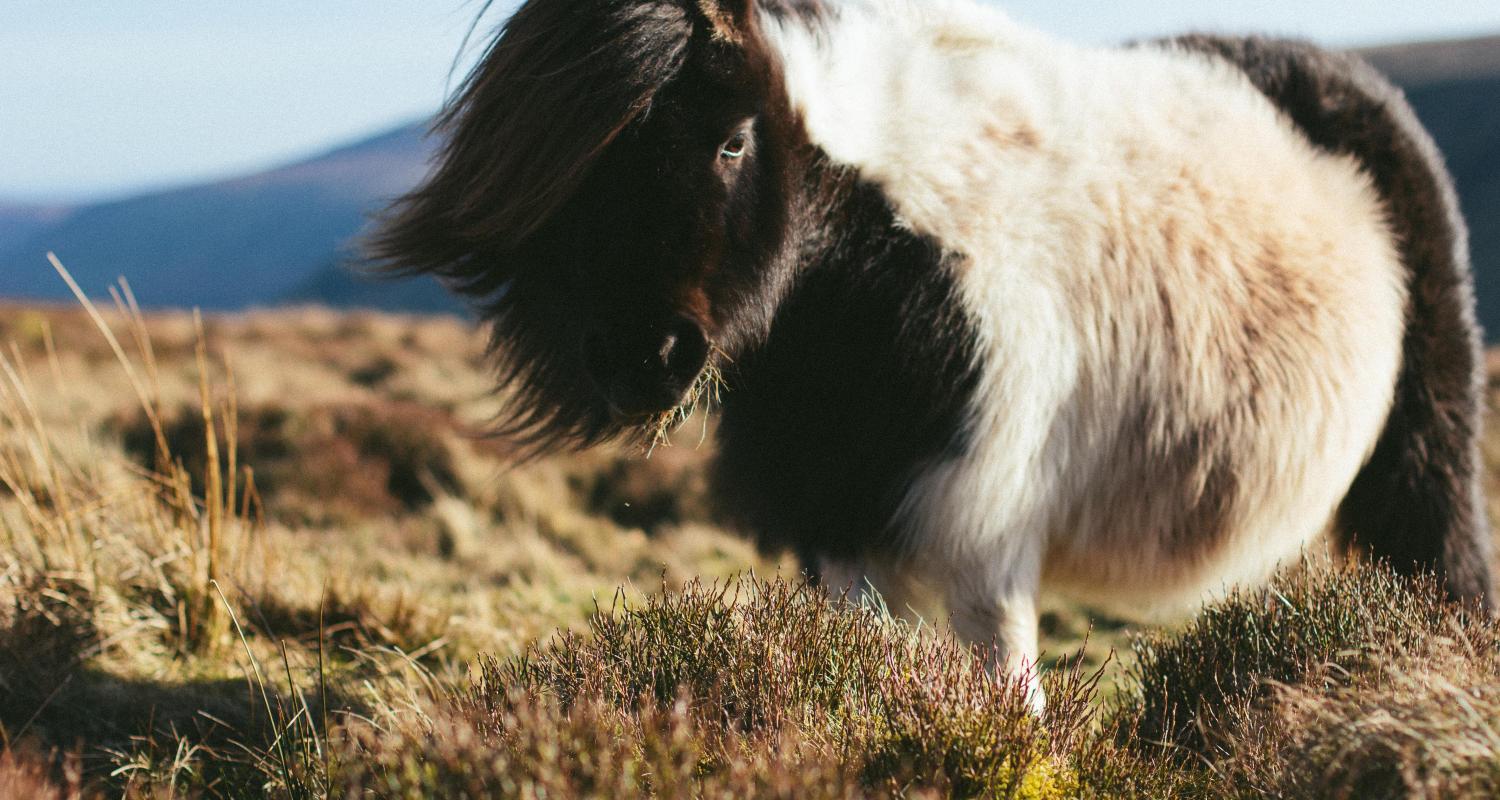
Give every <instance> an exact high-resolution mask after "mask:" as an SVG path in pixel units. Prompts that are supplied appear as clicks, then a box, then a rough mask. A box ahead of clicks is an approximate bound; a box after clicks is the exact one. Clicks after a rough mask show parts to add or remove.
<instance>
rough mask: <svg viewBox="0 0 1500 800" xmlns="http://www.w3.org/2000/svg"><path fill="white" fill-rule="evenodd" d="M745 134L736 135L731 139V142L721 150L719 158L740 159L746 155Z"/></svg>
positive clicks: (726, 143) (725, 144)
mask: <svg viewBox="0 0 1500 800" xmlns="http://www.w3.org/2000/svg"><path fill="white" fill-rule="evenodd" d="M746 141H747V140H746V138H745V134H743V133H736V134H735V135H733V136H731V137H729V141H727V142H725V143H724V146H723V147H720V148H719V158H739V157H740V156H742V155H744V154H745V144H746Z"/></svg>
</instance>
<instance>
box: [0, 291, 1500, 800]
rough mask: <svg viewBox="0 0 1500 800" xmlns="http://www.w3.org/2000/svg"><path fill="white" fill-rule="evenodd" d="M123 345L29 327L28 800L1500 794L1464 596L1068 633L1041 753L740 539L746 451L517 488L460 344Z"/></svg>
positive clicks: (329, 314) (15, 527)
mask: <svg viewBox="0 0 1500 800" xmlns="http://www.w3.org/2000/svg"><path fill="white" fill-rule="evenodd" d="M104 319H105V321H106V324H108V325H110V326H112V328H113V332H114V335H115V336H116V337H118V339H119V340H122V341H123V343H124V351H125V353H126V354H127V355H126V356H125V361H124V362H121V361H120V360H118V359H117V357H116V355H115V354H114V352H113V348H112V347H111V346H110V344H109V343H108V342H107V341H106V340H105V338H104V337H103V336H102V335H101V334H100V332H99V331H98V330H96V329H95V328H94V325H93V324H92V323H91V322H90V320H89V318H88V317H87V315H85V313H84V312H83V311H82V310H81V309H78V308H68V307H55V306H53V307H46V308H29V307H24V306H14V305H0V532H3V542H4V545H3V546H0V798H12V797H15V798H23V797H24V798H39V799H40V800H53V798H56V800H62V798H66V797H77V798H88V799H89V800H92V799H93V798H95V797H99V798H103V797H124V798H128V799H129V800H137V799H139V800H146V798H164V797H203V798H220V797H226V798H227V797H234V798H238V797H278V798H281V797H285V798H364V797H391V798H426V797H442V798H476V800H477V798H494V797H502V798H509V797H517V798H522V797H553V798H563V797H568V798H571V797H588V798H599V799H600V800H607V799H609V798H622V800H623V798H641V797H661V798H686V797H693V798H711V799H712V800H741V799H742V798H830V800H832V799H834V798H848V800H854V798H861V799H863V800H873V799H874V798H892V799H893V800H894V798H913V800H915V799H917V798H922V799H926V798H931V799H932V800H936V798H942V797H958V798H968V797H1000V798H1004V797H1013V798H1033V799H1036V800H1046V799H1048V798H1064V797H1069V798H1071V797H1096V798H1143V799H1144V798H1151V800H1201V799H1202V798H1215V799H1216V800H1239V799H1240V798H1245V799H1246V800H1248V799H1249V798H1260V797H1361V798H1362V797H1495V796H1500V794H1497V792H1500V723H1497V721H1500V700H1497V692H1496V687H1500V655H1497V654H1500V628H1496V627H1495V626H1494V625H1491V624H1487V623H1481V622H1476V621H1475V620H1474V619H1473V618H1470V619H1468V620H1465V619H1462V618H1460V617H1457V616H1455V615H1454V614H1452V613H1451V612H1452V610H1451V609H1444V608H1439V607H1437V606H1435V605H1434V603H1433V600H1432V599H1431V598H1432V597H1433V593H1432V590H1431V588H1430V587H1424V586H1422V585H1416V586H1412V585H1405V584H1399V583H1395V582H1394V581H1393V580H1392V579H1391V578H1390V577H1388V576H1383V574H1382V573H1380V572H1378V571H1375V570H1373V569H1369V568H1347V569H1341V570H1338V571H1337V572H1334V573H1327V572H1325V571H1322V570H1319V569H1317V568H1316V567H1312V568H1308V569H1305V570H1303V571H1299V572H1297V573H1296V574H1293V575H1288V576H1285V577H1283V578H1282V579H1280V580H1279V581H1278V583H1277V585H1276V587H1275V588H1274V590H1273V591H1272V592H1270V593H1264V594H1263V593H1258V592H1248V593H1245V594H1239V595H1236V596H1233V597H1230V598H1228V599H1226V600H1224V601H1222V602H1219V603H1216V604H1214V605H1212V606H1210V607H1209V608H1207V609H1206V610H1205V611H1204V612H1203V613H1202V614H1201V615H1200V616H1199V617H1198V619H1197V620H1196V621H1194V622H1192V623H1187V624H1183V625H1178V626H1174V627H1172V628H1170V629H1167V630H1154V629H1151V628H1142V627H1139V626H1133V625H1125V624H1123V623H1121V622H1119V621H1115V620H1110V619H1108V618H1104V617H1099V616H1095V615H1092V614H1089V613H1088V612H1087V611H1086V610H1085V609H1082V608H1079V607H1077V606H1074V605H1070V604H1067V603H1065V602H1061V601H1054V602H1052V603H1050V604H1049V605H1048V607H1047V610H1046V613H1044V614H1043V615H1042V618H1041V621H1040V622H1041V632H1042V642H1043V643H1042V650H1043V653H1044V656H1043V658H1044V668H1045V672H1044V678H1043V680H1044V681H1045V682H1046V685H1047V688H1046V691H1047V698H1048V701H1047V702H1048V706H1047V714H1046V715H1045V716H1044V717H1042V718H1040V719H1038V718H1037V717H1035V716H1034V715H1033V714H1032V712H1031V705H1030V703H1029V702H1028V701H1027V700H1026V699H1025V697H1024V696H1022V695H1021V694H1019V693H1018V692H1016V691H1015V690H1014V688H1013V687H1011V686H1009V685H1007V684H1004V683H1001V682H998V681H995V680H994V679H993V677H992V675H991V674H989V673H987V672H986V671H985V669H984V660H983V656H982V654H976V653H974V652H972V651H970V650H968V649H967V648H965V647H962V646H960V645H958V644H956V643H955V642H954V641H953V640H951V639H950V638H948V633H947V625H946V624H945V619H946V617H945V616H943V615H940V614H933V613H928V614H927V616H926V618H925V621H922V622H921V623H919V624H918V625H917V626H916V627H910V626H908V624H907V622H905V621H903V620H902V619H900V618H893V617H892V615H891V614H890V611H895V612H897V613H899V614H902V615H903V616H910V615H911V611H910V610H909V609H902V608H895V609H890V610H882V607H880V606H879V605H878V604H877V605H876V606H875V607H866V608H862V609H854V608H850V607H848V606H846V605H844V604H840V603H829V602H827V600H826V598H824V597H823V595H822V594H821V592H818V591H815V590H808V589H806V588H799V587H798V585H797V584H796V583H795V582H796V580H797V575H798V573H797V570H796V568H795V565H794V563H793V560H792V559H791V558H790V557H782V558H779V559H778V558H776V557H774V556H769V555H763V554H757V553H756V552H755V551H754V549H753V548H752V547H751V545H750V544H749V543H748V542H746V541H745V540H744V539H742V538H740V537H738V536H736V535H735V534H733V533H732V531H731V530H730V529H729V528H728V527H727V526H726V524H725V522H724V520H723V519H721V518H720V516H719V515H718V514H716V513H715V512H714V506H713V501H712V499H711V497H709V495H708V493H707V491H706V481H705V478H704V466H705V462H706V460H707V459H708V458H709V457H710V456H711V454H712V453H713V450H714V444H713V436H712V434H711V431H712V422H711V421H710V422H709V423H708V430H709V431H710V434H709V435H708V436H707V438H706V440H704V441H703V442H702V443H700V439H699V432H700V431H701V430H702V429H701V428H699V426H698V424H697V421H696V420H695V421H693V422H690V423H689V424H688V425H687V427H686V430H685V431H683V434H686V435H682V436H680V437H679V441H678V445H677V446H673V447H661V448H657V449H656V450H655V451H654V453H653V454H652V455H651V456H650V457H649V458H642V457H641V456H640V455H639V454H637V453H632V452H629V451H625V450H620V449H615V448H608V447H606V448H600V449H597V450H594V451H591V452H588V453H582V454H571V455H569V454H563V455H556V456H550V457H546V458H541V459H537V460H532V461H528V462H526V463H522V464H516V463H514V462H513V461H511V460H510V455H511V453H510V451H508V450H507V449H506V447H505V445H504V443H503V442H499V441H495V440H493V439H486V438H484V437H481V436H477V435H475V434H476V432H477V431H480V430H482V429H483V426H484V424H485V421H486V420H487V419H489V418H490V417H491V415H492V414H493V413H494V410H495V409H494V400H493V399H492V398H490V397H488V396H487V392H486V389H487V387H488V386H489V383H490V380H491V376H490V375H489V370H488V369H487V368H486V359H485V358H484V357H483V352H482V350H483V344H484V343H483V337H480V336H477V335H475V333H474V331H473V330H472V329H471V328H470V327H469V326H468V325H467V324H465V323H464V322H462V321H460V320H457V319H454V318H452V317H449V316H440V317H432V318H424V317H417V316H409V315H401V316H396V315H384V314H376V313H341V312H336V311H331V310H327V309H294V310H274V311H255V312H249V313H241V314H222V315H209V316H208V317H207V318H206V319H204V320H203V331H204V336H203V338H202V339H200V338H199V336H198V335H197V334H196V333H195V328H196V326H195V324H194V319H193V317H192V315H190V314H187V313H183V312H163V313H156V314H152V315H150V316H148V317H147V318H145V319H143V320H140V321H139V322H138V324H132V323H131V321H130V320H128V319H125V318H122V317H121V316H120V315H118V314H114V313H110V312H108V311H106V312H105V314H104ZM147 341H150V342H151V347H150V348H149V349H148V348H146V347H145V345H144V343H145V342H147ZM1496 355H1497V356H1500V351H1497V353H1496ZM127 365H129V369H128V370H127V368H126V366H127ZM1494 366H1496V367H1500V359H1497V360H1496V362H1495V364H1494ZM204 372H206V374H203V373H204ZM200 376H201V380H200ZM138 382H139V383H138ZM1491 385H1492V386H1500V384H1494V383H1492V384H1491ZM138 392H139V394H138ZM1494 393H1500V389H1497V390H1495V392H1494ZM1494 393H1492V394H1494ZM1494 399H1495V398H1494V397H1493V396H1492V398H1491V400H1492V401H1493V400H1494ZM158 423H159V427H157V424H158ZM209 431H212V433H209ZM1486 445H1487V446H1486V448H1485V452H1486V454H1487V459H1486V464H1487V467H1488V469H1489V479H1488V488H1489V492H1490V496H1491V497H1492V498H1500V489H1497V485H1496V476H1497V475H1500V473H1497V471H1496V468H1497V466H1500V429H1495V430H1492V433H1491V437H1490V440H1489V441H1488V442H1487V443H1486ZM215 456H217V457H215ZM1493 510H1494V509H1493V508H1492V511H1493ZM1494 516H1495V515H1494V514H1493V513H1492V514H1491V517H1492V518H1494ZM749 570H754V573H755V575H757V576H759V579H760V580H756V579H753V578H748V577H741V578H740V579H738V580H735V579H734V578H733V577H732V576H734V575H736V574H738V575H741V576H744V575H745V574H746V572H747V571H749ZM695 581H701V583H697V584H695ZM762 581H772V582H770V583H766V582H762ZM783 581H791V583H786V582H783ZM1413 589H1415V591H1412V590H1413ZM570 632H571V633H582V634H584V635H583V636H570V635H568V634H569V633H570ZM1134 633H1141V634H1143V636H1144V638H1140V639H1136V638H1135V637H1134V636H1133V635H1132V634H1134ZM1085 640H1087V643H1086V646H1085ZM976 655H978V656H979V657H976ZM518 656H521V657H520V658H517V657H518Z"/></svg>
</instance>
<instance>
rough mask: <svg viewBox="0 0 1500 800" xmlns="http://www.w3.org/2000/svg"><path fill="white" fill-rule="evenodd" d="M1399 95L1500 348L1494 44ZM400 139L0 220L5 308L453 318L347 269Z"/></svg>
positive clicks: (1396, 50) (1465, 48)
mask: <svg viewBox="0 0 1500 800" xmlns="http://www.w3.org/2000/svg"><path fill="white" fill-rule="evenodd" d="M1361 54H1362V55H1364V56H1365V57H1366V58H1368V59H1369V60H1370V61H1372V62H1373V63H1374V64H1375V65H1376V66H1377V67H1379V68H1380V69H1381V70H1383V71H1384V72H1385V73H1386V74H1388V75H1390V76H1391V77H1392V79H1393V80H1395V82H1396V83H1397V84H1399V85H1401V86H1402V87H1403V88H1404V89H1405V90H1406V93H1407V96H1408V97H1409V98H1410V100H1411V103H1412V105H1413V106H1414V107H1415V108H1416V110H1417V114H1418V115H1419V116H1420V117H1421V118H1422V121H1423V122H1424V123H1425V124H1426V125H1427V127H1428V129H1429V130H1431V131H1432V134H1433V137H1434V138H1435V139H1436V140H1437V142H1438V145H1439V146H1440V147H1441V148H1442V150H1443V153H1444V155H1445V157H1446V159H1447V162H1448V166H1449V168H1450V169H1451V170H1452V172H1453V174H1454V176H1455V179H1456V180H1457V183H1458V190H1459V194H1460V196H1461V198H1462V201H1463V206H1464V211H1465V215H1466V216H1467V218H1468V220H1469V226H1470V231H1471V237H1472V246H1473V253H1474V263H1475V267H1476V270H1477V272H1478V277H1477V282H1478V288H1479V296H1480V317H1481V318H1482V320H1483V321H1484V323H1485V327H1486V329H1487V330H1489V331H1491V332H1492V333H1491V334H1490V338H1491V340H1492V341H1495V340H1500V36H1496V37H1490V38H1486V39H1472V40H1467V41H1444V42H1429V43H1418V44H1406V45H1398V46H1391V47H1380V48H1374V49H1370V50H1365V51H1362V52H1361ZM422 132H423V128H422V126H421V125H407V126H403V127H400V128H397V129H395V130H392V131H388V132H386V133H384V134H381V135H380V136H376V137H374V138H372V139H368V140H365V141H362V142H358V143H355V144H352V145H349V146H347V147H342V148H339V149H337V150H334V151H332V152H329V153H325V154H323V155H320V156H317V157H314V158H311V159H308V160H306V161H301V162H298V163H295V164H291V165H288V166H285V167H281V168H279V169H273V170H269V171H267V172H262V173H259V174H255V175H250V176H246V177H242V178H237V179H234V180H228V181H221V182H215V183H206V184H201V185H197V186H188V187H184V188H181V189H177V190H173V191H166V192H156V193H152V194H148V195H143V196H140V197H134V198H129V199H125V200H119V201H115V202H109V203H100V204H96V205H88V206H83V207H79V208H46V209H39V208H25V207H5V206H0V296H16V297H38V298H62V297H65V296H66V292H65V290H64V287H63V286H62V284H61V282H60V281H58V280H57V278H56V277H55V276H54V275H53V274H52V271H51V269H49V268H48V267H47V265H46V263H45V262H44V260H43V258H42V256H43V254H44V253H45V252H46V251H48V250H55V251H57V253H58V255H59V256H60V257H61V258H62V259H63V261H64V263H66V264H67V265H68V266H69V268H71V269H72V270H73V271H74V274H75V275H77V276H78V278H79V281H80V282H81V283H82V284H83V285H84V287H85V288H87V289H88V290H90V291H91V292H100V291H103V289H104V288H105V287H107V286H108V285H109V284H110V283H111V282H113V281H114V279H115V277H116V276H118V275H125V276H127V277H129V278H130V281H131V284H132V286H133V287H134V288H135V290H136V293H137V295H138V296H139V297H140V298H141V299H142V301H143V302H146V303H149V304H151V305H156V306H188V305H197V306H201V307H204V308H209V309H233V308H242V307H245V306H250V305H272V304H276V303H281V302H290V301H297V302H321V303H326V304H329V305H334V306H374V307H380V308H387V309H409V310H432V309H438V308H448V309H452V308H455V307H456V305H455V304H454V303H453V301H451V300H449V299H448V298H447V296H446V295H445V294H443V293H442V292H441V291H440V290H439V288H438V287H437V286H436V285H435V284H433V283H432V282H431V281H411V282H404V283H400V284H391V283H385V282H380V283H371V282H369V281H364V280H360V279H357V278H355V277H353V276H352V275H351V274H350V273H349V272H348V270H347V269H345V268H344V262H345V261H346V259H347V258H348V255H349V250H348V248H349V244H350V240H351V239H352V238H353V237H354V236H355V235H356V234H358V233H359V231H360V230H361V229H362V228H363V227H364V226H365V225H366V223H367V220H368V218H369V215H370V214H371V213H372V212H374V211H376V210H378V209H379V208H381V207H382V206H383V205H384V203H385V202H386V201H387V200H388V199H390V198H392V197H395V196H396V195H399V194H401V193H402V192H404V191H406V190H407V189H409V188H411V187H412V186H413V185H415V184H416V182H417V181H418V180H419V179H420V178H421V176H422V174H423V172H424V171H425V169H426V164H427V162H428V158H429V157H430V155H431V153H432V149H433V146H434V143H433V142H431V141H430V140H427V139H424V137H423V136H422Z"/></svg>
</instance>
